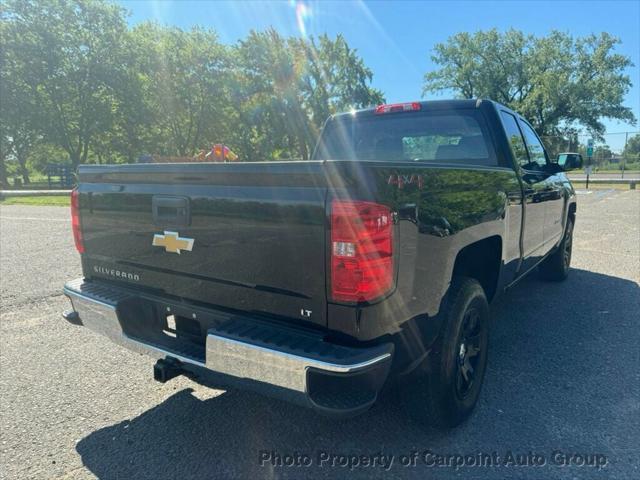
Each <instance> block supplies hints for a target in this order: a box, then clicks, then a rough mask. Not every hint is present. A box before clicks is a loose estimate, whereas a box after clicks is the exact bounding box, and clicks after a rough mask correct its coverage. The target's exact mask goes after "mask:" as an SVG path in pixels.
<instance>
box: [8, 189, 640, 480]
mask: <svg viewBox="0 0 640 480" xmlns="http://www.w3.org/2000/svg"><path fill="white" fill-rule="evenodd" d="M0 232H1V233H0V239H1V240H0V254H1V268H0V278H1V282H2V290H1V291H2V298H1V302H2V303H1V314H0V426H1V430H0V455H1V462H0V465H1V467H0V468H1V469H2V470H0V477H2V478H11V479H25V478H94V477H98V478H135V479H143V478H149V479H159V478H261V477H269V478H315V477H332V476H341V477H343V476H345V475H346V474H349V475H350V476H353V477H366V478H370V477H380V476H382V475H385V476H389V477H415V478H500V479H502V478H506V477H509V478H630V479H636V478H640V460H639V456H638V453H639V452H638V436H639V434H640V408H639V407H640V369H639V368H638V367H639V365H640V348H639V345H640V328H639V327H640V316H639V315H638V312H639V311H640V288H639V281H640V191H637V190H594V191H591V192H584V191H583V192H580V195H579V198H578V217H577V224H576V231H575V241H574V257H573V263H572V266H573V270H572V272H571V273H570V277H569V279H568V280H567V281H566V282H564V283H561V284H553V283H544V282H542V281H540V280H538V279H537V278H536V277H535V276H533V277H532V278H529V279H526V280H524V281H523V282H521V283H520V284H519V285H518V286H517V287H516V288H514V289H513V291H511V292H510V293H509V294H508V295H506V296H505V297H503V298H502V299H500V300H498V301H497V302H496V303H495V304H494V305H493V307H492V309H493V317H494V319H495V321H494V324H493V329H492V333H491V351H490V357H489V366H488V371H487V376H486V379H485V384H484V387H483V392H482V395H481V400H480V403H479V405H478V408H477V410H476V412H475V413H474V415H473V416H472V417H471V418H470V420H469V421H468V422H466V423H465V424H464V425H462V426H461V427H459V428H457V429H455V430H453V431H451V432H447V433H442V432H440V433H438V432H431V431H425V430H422V429H420V428H418V427H417V426H415V425H413V424H411V423H410V422H409V421H408V420H407V419H406V418H405V416H404V415H403V412H402V411H401V409H400V408H399V407H398V406H397V405H396V403H395V402H394V398H393V396H392V395H390V396H388V397H387V398H385V399H383V401H382V402H381V403H380V404H378V405H376V406H375V407H374V408H373V409H372V410H371V411H370V412H368V413H367V414H365V415H363V416H360V417H357V418H354V419H349V420H342V421H336V420H330V419H326V418H324V417H321V416H319V415H317V414H315V413H313V412H311V411H308V410H306V409H303V408H299V407H295V406H292V405H288V404H285V403H281V402H279V401H275V400H271V399H268V398H264V397H261V396H258V395H256V394H253V393H249V392H242V391H222V390H208V389H205V388H203V387H201V386H199V385H197V384H196V383H194V382H192V381H190V380H188V379H185V378H177V379H174V380H172V381H170V382H168V383H166V384H159V383H157V382H154V381H153V378H152V366H153V362H152V361H151V360H150V359H148V358H146V357H143V356H140V355H137V354H133V353H131V352H128V351H126V350H123V349H121V348H120V347H117V346H115V345H112V344H110V343H108V342H107V341H106V340H105V339H103V338H101V337H99V336H98V335H96V334H93V333H91V332H89V331H87V330H85V329H83V328H81V327H75V326H72V325H70V324H67V323H66V322H65V321H64V320H63V319H62V318H61V316H60V312H61V311H62V310H63V309H65V308H67V307H68V302H67V299H66V298H65V297H64V296H63V295H62V294H61V288H62V285H63V284H64V282H65V281H66V280H69V279H72V278H76V277H78V276H80V275H81V270H80V264H79V257H78V255H77V254H76V251H75V248H74V246H73V239H72V236H71V227H70V220H69V213H68V211H67V209H66V208H62V207H30V206H2V207H0ZM426 451H429V452H432V453H433V454H437V455H445V456H446V455H454V457H449V458H454V459H455V458H459V457H455V455H462V456H470V457H471V456H476V458H477V455H478V454H485V453H486V454H489V455H494V454H495V455H497V456H498V457H499V458H500V459H501V461H500V462H497V464H490V465H489V464H487V465H480V466H479V465H477V464H476V465H475V466H474V465H471V460H470V459H467V460H468V461H467V460H465V465H459V466H457V467H456V466H455V463H454V465H453V466H438V464H434V465H430V464H428V463H429V462H426V461H425V452H426ZM413 452H418V457H417V459H418V460H417V462H416V463H415V465H413V464H411V462H408V463H410V464H409V465H407V466H405V465H403V462H404V461H405V459H407V458H408V459H411V458H412V455H413ZM510 453H511V454H512V455H513V456H514V458H517V456H522V460H526V462H525V463H528V465H521V466H517V465H514V464H512V463H509V462H508V461H506V462H505V459H508V458H510V457H509V454H510ZM288 455H289V456H290V457H289V456H288ZM296 455H297V458H298V459H302V460H301V461H299V462H294V464H293V465H291V466H285V465H284V463H287V462H289V460H288V458H296ZM596 455H597V456H598V457H597V458H600V459H602V458H604V459H606V464H604V465H598V466H592V465H588V463H589V462H588V461H585V462H582V464H581V462H580V461H579V460H578V459H579V458H583V459H589V458H596V457H594V456H596ZM356 456H357V457H356ZM578 456H581V457H578ZM343 457H344V458H346V459H347V460H343ZM383 457H386V458H388V459H390V460H389V462H391V465H390V466H389V464H388V463H383V465H382V466H381V463H382V462H376V465H371V462H369V464H368V465H365V463H366V462H365V460H364V459H365V458H368V459H370V460H371V459H373V458H383ZM306 458H309V459H310V464H309V462H308V461H307V460H306ZM356 458H358V460H357V462H356V460H355V459H356ZM429 458H431V459H434V458H436V457H435V456H433V455H432V456H431V457H429ZM540 458H542V459H543V460H544V462H541V461H540ZM278 459H280V460H281V463H279V461H278ZM323 459H324V460H325V461H323ZM527 459H528V460H527ZM571 459H572V460H571ZM385 462H386V460H385ZM356 463H357V464H356ZM449 463H450V462H449ZM567 463H571V464H570V465H567ZM584 463H587V464H584Z"/></svg>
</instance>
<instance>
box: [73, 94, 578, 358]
mask: <svg viewBox="0 0 640 480" xmlns="http://www.w3.org/2000/svg"><path fill="white" fill-rule="evenodd" d="M424 105H428V106H429V108H448V109H456V108H465V109H470V108H475V109H479V110H480V111H481V112H482V115H483V116H484V118H485V119H486V121H487V125H488V127H489V130H490V137H491V142H493V149H494V150H495V153H496V156H497V166H495V167H487V166H472V165H459V164H458V165H456V164H455V163H446V164H445V163H426V162H424V163H423V162H406V161H405V162H398V161H393V162H392V161H389V162H386V161H377V162H376V161H371V162H361V161H334V160H323V159H317V160H313V161H307V162H256V163H239V164H202V163H198V164H173V165H172V164H141V165H119V166H81V167H80V187H79V191H80V205H81V219H82V229H83V234H84V238H85V248H86V253H85V254H84V255H83V268H84V273H85V276H86V277H88V278H90V279H108V280H110V281H115V282H118V283H124V284H127V286H129V287H134V288H140V289H141V290H148V291H151V292H153V293H155V294H164V295H168V296H171V297H172V298H174V299H180V300H181V301H183V302H185V303H190V302H191V303H197V304H200V305H208V306H210V307H212V308H228V309H234V310H238V311H243V312H256V313H259V314H260V315H262V316H267V317H268V316H273V317H274V318H278V319H280V320H285V321H288V322H292V323H297V324H301V325H306V326H310V327H313V328H317V329H319V330H321V331H323V332H325V333H326V334H327V335H328V336H330V337H332V338H336V339H340V341H342V342H345V343H357V342H369V341H371V342H374V343H375V342H377V341H382V340H383V339H387V338H393V340H394V342H395V343H396V345H397V346H398V345H400V350H402V351H403V352H404V353H405V354H406V355H408V358H409V360H412V359H415V358H417V357H419V356H420V355H422V354H423V353H424V351H425V350H426V349H427V348H428V345H429V344H430V343H431V341H432V340H433V339H434V338H435V336H436V335H437V333H438V331H439V324H438V320H437V313H438V311H439V308H440V303H441V301H442V299H443V297H444V295H445V293H446V291H447V289H448V286H449V283H450V281H451V277H452V274H453V271H454V267H455V264H456V259H457V258H458V255H459V253H460V252H461V251H462V250H463V249H464V248H465V247H468V246H470V245H473V244H475V243H476V242H479V241H483V240H487V239H492V240H493V241H494V243H495V245H498V246H499V252H498V256H497V258H496V261H497V262H498V263H499V264H498V265H495V268H496V269H498V270H497V271H498V274H497V276H496V278H497V280H496V285H495V291H496V292H497V293H500V292H502V291H503V290H504V289H505V288H507V287H508V286H509V285H511V284H513V283H514V282H515V281H517V280H518V279H519V278H520V277H521V276H522V275H523V274H524V273H526V272H527V271H528V270H529V269H530V268H532V267H533V266H535V265H536V264H537V263H538V262H539V261H540V260H541V259H542V258H544V257H545V255H547V254H549V253H550V252H551V251H552V250H553V249H554V247H555V246H556V245H557V244H558V242H559V240H560V238H561V237H562V232H563V230H564V225H565V224H566V218H567V214H568V211H569V205H570V204H571V203H575V195H574V192H573V189H572V187H571V185H570V183H569V181H568V180H567V178H566V176H565V175H564V173H562V172H558V171H557V168H556V169H554V168H553V167H554V166H553V165H551V164H549V169H548V171H541V172H537V173H535V175H534V174H531V173H528V172H525V171H522V170H521V169H520V167H518V166H517V165H516V163H515V162H514V159H513V155H512V153H511V150H510V147H509V142H508V141H507V137H506V135H505V131H504V129H503V127H502V124H501V120H500V116H499V114H498V110H497V109H498V108H501V109H502V108H503V107H499V106H497V105H496V104H494V103H493V102H488V101H459V102H441V103H439V102H425V103H424ZM357 115H363V116H369V117H370V116H371V115H372V113H371V112H370V111H364V112H360V113H358V114H357ZM398 115H411V113H401V114H398ZM330 121H331V120H330ZM154 196H167V197H172V198H186V199H187V200H188V202H187V203H188V216H189V218H188V220H187V223H186V224H185V223H184V219H183V218H181V222H182V223H181V225H183V226H180V228H179V230H178V232H179V234H180V236H182V237H189V238H192V239H194V245H193V249H192V251H191V252H182V253H181V254H180V255H178V254H175V253H167V252H165V251H164V249H163V248H159V247H154V246H152V240H153V236H154V234H157V233H163V231H164V230H165V229H166V230H173V231H175V230H176V228H175V225H171V222H170V221H167V224H166V225H163V224H162V216H158V215H155V217H154V215H153V198H154ZM335 198H341V199H355V200H369V201H375V202H377V203H381V204H385V205H387V206H389V207H391V209H392V211H393V212H394V214H395V219H396V221H395V225H394V228H395V231H394V233H395V235H394V238H395V244H394V261H395V268H396V281H395V287H394V289H393V291H392V292H391V293H390V294H389V295H388V296H387V297H385V298H384V299H381V300H379V301H377V302H375V303H374V304H371V305H339V304H334V303H332V302H330V301H329V295H328V292H329V291H330V285H329V284H328V282H329V275H327V272H328V271H329V269H328V265H329V263H328V262H329V257H328V255H329V238H330V232H329V224H330V223H329V214H330V205H331V201H332V200H333V199H335ZM177 204H178V203H177ZM159 219H160V220H159ZM95 267H102V268H99V269H96V268H95ZM112 271H113V272H112ZM105 272H107V273H105ZM118 272H120V274H118ZM130 274H131V276H130ZM132 277H133V278H132ZM304 311H311V313H310V314H308V315H306V314H304V313H303V312H304ZM399 358H402V356H401V355H400V357H399Z"/></svg>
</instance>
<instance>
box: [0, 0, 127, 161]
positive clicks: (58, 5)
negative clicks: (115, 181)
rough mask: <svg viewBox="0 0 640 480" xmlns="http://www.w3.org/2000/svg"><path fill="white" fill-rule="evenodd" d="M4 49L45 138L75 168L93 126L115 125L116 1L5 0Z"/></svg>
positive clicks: (120, 30) (119, 14) (121, 32)
mask: <svg viewBox="0 0 640 480" xmlns="http://www.w3.org/2000/svg"><path fill="white" fill-rule="evenodd" d="M2 21H3V22H6V25H7V26H6V28H7V29H8V35H7V37H8V41H7V44H5V45H4V47H5V48H6V49H7V50H8V51H9V52H10V53H9V54H8V55H10V56H12V57H13V58H15V64H14V65H13V66H12V68H14V69H15V72H20V74H21V75H23V76H24V78H25V82H26V83H27V84H28V86H29V88H30V91H29V94H30V95H31V96H32V97H33V99H34V101H35V104H36V107H37V112H38V120H39V121H38V124H39V127H40V129H41V131H42V134H43V136H44V137H45V138H46V139H47V140H48V141H50V142H52V143H54V144H57V145H59V146H61V147H62V148H63V149H64V150H65V151H66V152H67V153H68V155H69V158H70V159H71V162H72V163H73V165H74V166H77V165H78V164H79V163H81V162H85V161H86V160H87V156H88V154H89V149H90V145H91V141H92V140H93V138H94V136H95V135H96V133H97V132H101V131H108V130H109V129H111V128H112V125H113V110H114V102H115V97H116V92H115V89H114V84H115V83H116V82H117V81H118V78H119V77H120V76H121V75H122V73H123V70H124V63H123V61H122V46H123V45H122V39H123V38H124V36H125V34H126V30H127V27H126V23H125V21H124V12H123V10H122V8H121V7H119V6H117V5H115V4H111V3H106V2H101V1H98V0H8V1H7V2H6V8H5V10H4V13H3V19H2Z"/></svg>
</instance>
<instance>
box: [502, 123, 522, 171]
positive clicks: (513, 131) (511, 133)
mask: <svg viewBox="0 0 640 480" xmlns="http://www.w3.org/2000/svg"><path fill="white" fill-rule="evenodd" d="M500 116H501V117H502V124H503V125H504V129H505V132H506V133H507V138H508V139H509V143H510V144H511V151H512V152H513V156H514V157H515V159H516V162H517V163H518V164H519V165H520V166H521V167H522V168H525V167H526V165H528V163H529V156H528V155H527V149H526V147H525V146H524V139H523V138H522V134H521V133H520V129H519V128H518V123H517V122H516V117H514V116H513V115H511V114H510V113H507V112H505V111H501V112H500Z"/></svg>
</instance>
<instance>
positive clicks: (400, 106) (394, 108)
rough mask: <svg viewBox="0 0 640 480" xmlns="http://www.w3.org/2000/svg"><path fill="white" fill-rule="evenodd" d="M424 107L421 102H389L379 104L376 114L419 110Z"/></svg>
mask: <svg viewBox="0 0 640 480" xmlns="http://www.w3.org/2000/svg"><path fill="white" fill-rule="evenodd" d="M421 108H422V105H420V102H407V103H388V104H386V105H378V106H377V107H376V110H375V114H376V115H381V114H383V113H395V112H417V111H418V110H420V109H421Z"/></svg>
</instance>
